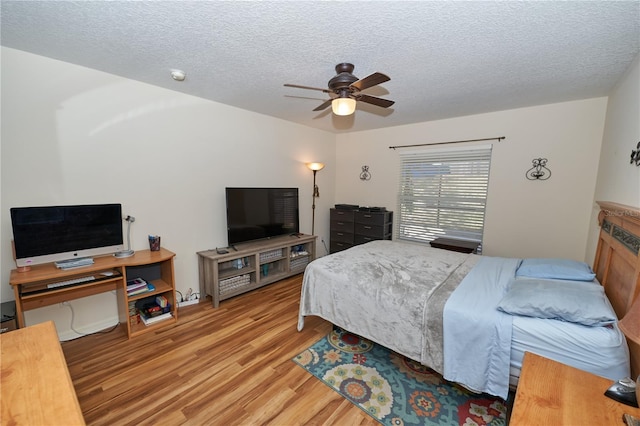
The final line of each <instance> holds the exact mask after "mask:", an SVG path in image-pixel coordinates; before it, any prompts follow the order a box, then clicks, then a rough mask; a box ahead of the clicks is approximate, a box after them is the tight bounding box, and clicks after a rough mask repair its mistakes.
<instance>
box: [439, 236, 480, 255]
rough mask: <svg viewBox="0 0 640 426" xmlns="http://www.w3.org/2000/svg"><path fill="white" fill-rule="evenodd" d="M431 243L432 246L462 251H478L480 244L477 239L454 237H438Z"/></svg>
mask: <svg viewBox="0 0 640 426" xmlns="http://www.w3.org/2000/svg"><path fill="white" fill-rule="evenodd" d="M429 244H431V247H435V248H439V249H444V250H449V251H457V252H460V253H476V252H477V251H478V246H479V245H480V243H478V242H476V241H465V240H455V239H453V238H436V239H435V240H433V241H431V242H430V243H429Z"/></svg>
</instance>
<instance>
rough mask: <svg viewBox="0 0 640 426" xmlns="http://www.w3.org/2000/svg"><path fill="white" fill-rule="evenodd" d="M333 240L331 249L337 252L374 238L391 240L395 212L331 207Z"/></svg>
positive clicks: (330, 245)
mask: <svg viewBox="0 0 640 426" xmlns="http://www.w3.org/2000/svg"><path fill="white" fill-rule="evenodd" d="M330 219H331V228H330V231H331V241H330V244H329V250H330V252H331V253H335V252H338V251H341V250H346V249H348V248H349V247H353V246H356V245H359V244H364V243H367V242H369V241H373V240H390V239H391V235H392V233H393V212H391V211H386V210H383V211H370V210H368V209H357V210H341V209H335V208H333V209H331V211H330Z"/></svg>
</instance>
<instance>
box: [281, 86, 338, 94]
mask: <svg viewBox="0 0 640 426" xmlns="http://www.w3.org/2000/svg"><path fill="white" fill-rule="evenodd" d="M285 87H295V88H297V89H309V90H319V91H321V92H324V93H331V91H330V90H328V89H320V88H319V87H309V86H300V85H298V84H285Z"/></svg>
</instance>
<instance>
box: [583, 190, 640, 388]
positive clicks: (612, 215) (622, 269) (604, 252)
mask: <svg viewBox="0 0 640 426" xmlns="http://www.w3.org/2000/svg"><path fill="white" fill-rule="evenodd" d="M597 203H598V205H599V206H600V213H599V214H598V223H599V225H600V236H599V237H598V248H597V250H596V257H595V260H594V262H593V265H594V266H593V269H594V271H595V272H596V276H597V278H598V281H600V283H601V284H602V285H603V286H604V289H605V292H606V294H607V297H608V298H609V300H610V301H611V304H612V305H613V309H614V310H615V311H616V314H617V315H618V318H619V319H622V318H624V316H625V315H626V313H627V312H629V310H630V309H631V306H632V305H633V303H634V302H635V301H636V299H638V298H639V297H640V208H637V207H630V206H625V205H623V204H617V203H612V202H608V201H597ZM636 308H637V306H636ZM627 342H628V344H629V352H630V355H631V372H632V377H637V376H638V375H639V374H640V344H638V343H636V342H633V341H632V340H630V339H629V338H627Z"/></svg>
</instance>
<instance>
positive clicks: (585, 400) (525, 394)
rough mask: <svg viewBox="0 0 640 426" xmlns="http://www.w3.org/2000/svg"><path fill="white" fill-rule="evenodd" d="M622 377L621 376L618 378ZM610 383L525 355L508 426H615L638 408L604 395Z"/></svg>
mask: <svg viewBox="0 0 640 426" xmlns="http://www.w3.org/2000/svg"><path fill="white" fill-rule="evenodd" d="M621 378H622V377H621ZM612 384H613V381H612V380H609V379H605V378H603V377H599V376H596V375H594V374H591V373H588V372H586V371H582V370H579V369H577V368H573V367H569V366H568V365H564V364H561V363H559V362H556V361H552V360H550V359H547V358H544V357H541V356H539V355H535V354H532V353H530V352H525V354H524V360H523V363H522V371H521V374H520V380H519V383H518V389H517V391H516V399H515V402H514V406H513V412H512V413H511V419H510V421H509V425H511V426H518V425H522V426H529V425H537V426H540V425H554V426H555V425H581V426H586V425H598V426H603V425H618V426H624V423H623V422H622V414H624V413H627V414H631V415H633V416H636V417H640V409H639V408H635V407H631V406H628V405H625V404H621V403H619V402H616V401H614V400H613V399H611V398H608V397H606V396H604V392H605V391H606V390H607V389H608V388H609V386H611V385H612Z"/></svg>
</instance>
